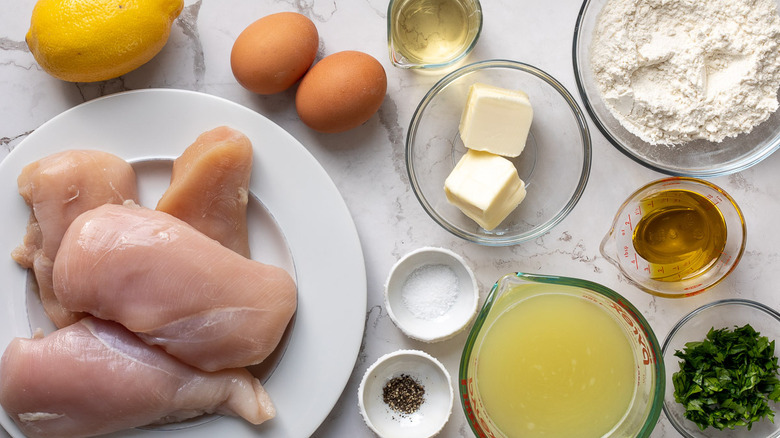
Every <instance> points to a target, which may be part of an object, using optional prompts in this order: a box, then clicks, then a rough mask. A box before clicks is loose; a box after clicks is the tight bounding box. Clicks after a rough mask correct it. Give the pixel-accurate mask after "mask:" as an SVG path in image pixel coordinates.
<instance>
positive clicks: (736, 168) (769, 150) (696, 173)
mask: <svg viewBox="0 0 780 438" xmlns="http://www.w3.org/2000/svg"><path fill="white" fill-rule="evenodd" d="M591 3H592V0H583V2H582V6H581V7H580V10H579V12H578V13H577V20H576V22H575V24H574V37H573V41H572V65H573V67H574V81H575V83H576V84H577V91H578V92H579V94H580V99H581V100H582V102H583V104H584V105H585V110H586V111H587V112H588V115H589V116H590V119H591V120H592V121H593V123H594V124H595V125H596V128H597V129H598V130H599V131H600V132H601V134H602V135H603V136H604V138H606V139H607V141H609V143H611V144H612V146H614V147H615V148H616V149H617V150H618V151H620V152H622V153H623V154H624V155H625V156H627V157H628V158H630V159H631V160H633V161H634V162H636V163H639V164H640V165H642V166H644V167H646V168H648V169H651V170H654V171H656V172H660V173H663V174H666V175H671V176H688V177H697V178H713V177H718V176H726V175H731V174H733V173H737V172H741V171H743V170H745V169H748V168H750V167H752V166H754V165H756V164H758V163H760V162H761V161H763V160H764V159H766V158H768V157H769V156H770V155H772V154H773V153H774V152H775V151H776V150H778V149H780V135H778V136H777V137H776V138H775V139H774V143H769V144H768V145H767V146H768V147H765V148H762V149H759V150H756V151H753V152H752V153H751V154H749V155H747V156H744V157H742V158H740V159H739V160H738V161H736V162H733V163H732V164H731V165H729V166H727V167H723V168H720V169H710V170H688V171H680V170H675V169H671V168H668V167H665V166H662V165H658V164H654V163H650V162H648V161H645V160H643V159H642V158H641V157H639V156H637V155H636V154H634V153H633V152H632V151H630V150H629V149H628V148H627V147H625V146H623V144H621V143H620V142H619V141H618V140H617V139H616V138H615V137H614V136H613V135H612V134H611V133H610V131H609V130H608V129H607V127H606V126H605V125H604V123H603V122H602V121H601V118H600V117H599V115H598V114H597V113H596V110H595V109H594V108H593V106H592V105H591V102H590V98H589V97H588V92H587V90H586V88H585V84H584V83H583V80H582V70H581V69H580V67H579V65H580V58H579V56H578V54H577V52H578V48H579V46H580V44H584V43H585V42H583V41H582V38H581V35H580V32H581V30H582V22H583V19H584V17H585V14H586V13H587V12H588V10H589V7H590V6H591ZM779 111H780V110H779Z"/></svg>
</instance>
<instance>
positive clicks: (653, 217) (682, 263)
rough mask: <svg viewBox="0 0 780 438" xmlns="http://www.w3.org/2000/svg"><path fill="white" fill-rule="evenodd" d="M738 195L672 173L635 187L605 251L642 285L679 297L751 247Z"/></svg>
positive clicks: (697, 289)
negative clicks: (738, 203)
mask: <svg viewBox="0 0 780 438" xmlns="http://www.w3.org/2000/svg"><path fill="white" fill-rule="evenodd" d="M746 233H747V229H746V226H745V220H744V217H743V216H742V211H741V210H740V208H739V206H738V205H737V203H736V202H735V201H734V199H733V198H732V197H731V196H729V194H728V193H726V192H725V191H723V189H721V188H720V187H718V186H716V185H714V184H712V183H710V182H708V181H704V180H700V179H696V178H687V177H672V178H665V179H661V180H657V181H654V182H651V183H650V184H647V185H645V186H644V187H642V188H640V189H639V190H637V191H636V192H634V193H633V194H632V195H631V196H629V198H628V199H627V200H626V201H625V202H624V203H623V205H622V206H621V207H620V209H619V210H618V212H617V214H616V215H615V220H614V222H613V223H612V228H611V229H610V231H609V233H607V235H606V236H605V237H604V239H603V240H602V242H601V247H600V251H601V254H602V255H603V256H604V257H605V258H606V259H607V260H609V261H610V262H611V263H612V264H614V265H615V266H617V267H618V269H620V272H621V273H622V274H623V275H624V276H625V277H626V278H628V280H630V281H631V282H632V283H633V284H635V285H636V286H637V287H639V288H640V289H642V290H644V291H646V292H649V293H651V294H653V295H658V296H662V297H669V298H678V297H687V296H691V295H695V294H698V293H701V292H703V291H705V290H707V289H708V288H711V287H712V286H714V285H715V284H717V283H718V282H720V281H721V280H723V278H725V277H726V276H727V275H728V274H729V273H730V272H731V271H733V270H734V268H735V267H736V266H737V263H739V260H740V259H741V258H742V254H743V253H744V251H745V243H746Z"/></svg>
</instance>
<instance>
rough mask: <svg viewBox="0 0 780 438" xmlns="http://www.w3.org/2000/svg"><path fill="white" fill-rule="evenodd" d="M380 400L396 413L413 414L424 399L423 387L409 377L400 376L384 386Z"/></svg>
mask: <svg viewBox="0 0 780 438" xmlns="http://www.w3.org/2000/svg"><path fill="white" fill-rule="evenodd" d="M382 399H383V400H384V402H385V403H387V405H388V406H390V409H392V410H394V411H396V412H400V413H402V414H413V413H415V412H417V410H418V409H420V405H422V403H423V401H424V399H425V387H424V386H422V384H420V383H419V382H418V381H417V380H415V379H414V378H413V377H411V376H410V375H408V374H401V375H400V376H398V377H393V378H392V379H390V380H389V381H388V382H387V383H386V384H385V387H384V388H382Z"/></svg>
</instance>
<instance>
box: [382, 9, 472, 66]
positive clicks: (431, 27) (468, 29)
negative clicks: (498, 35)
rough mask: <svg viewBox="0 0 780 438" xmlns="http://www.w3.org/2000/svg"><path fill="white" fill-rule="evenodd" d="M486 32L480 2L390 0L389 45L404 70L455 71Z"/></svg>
mask: <svg viewBox="0 0 780 438" xmlns="http://www.w3.org/2000/svg"><path fill="white" fill-rule="evenodd" d="M481 30H482V7H481V5H480V3H479V0H390V4H389V5H388V7H387V45H388V49H389V51H390V60H391V61H392V62H393V65H395V66H396V67H400V68H414V69H444V68H448V67H455V66H456V65H457V64H458V63H459V61H461V60H463V59H464V58H465V57H466V55H467V54H468V53H469V52H471V50H472V49H473V48H474V45H476V43H477V39H478V38H479V34H480V32H481Z"/></svg>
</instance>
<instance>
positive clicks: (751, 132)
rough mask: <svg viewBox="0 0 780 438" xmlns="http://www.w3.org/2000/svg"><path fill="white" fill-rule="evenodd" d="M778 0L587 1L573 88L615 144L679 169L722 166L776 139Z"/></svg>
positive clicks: (754, 155) (740, 165) (732, 167)
mask: <svg viewBox="0 0 780 438" xmlns="http://www.w3.org/2000/svg"><path fill="white" fill-rule="evenodd" d="M779 4H780V0H755V1H753V0H710V1H706V2H688V1H682V0H664V1H661V0H638V1H637V0H585V1H584V3H583V5H582V8H581V10H580V14H579V16H578V18H577V25H576V27H575V31H574V44H573V60H574V70H575V77H576V81H577V87H578V88H579V91H580V95H581V97H582V100H583V102H584V104H585V107H586V109H587V111H588V113H589V114H590V116H591V118H592V119H593V121H594V123H595V124H596V126H597V127H598V129H599V130H600V131H601V133H602V134H604V136H605V137H606V138H607V140H609V141H610V142H611V143H612V144H613V145H615V147H617V148H618V149H619V150H620V151H621V152H623V153H625V154H626V155H627V156H629V157H630V158H632V159H633V160H635V161H637V162H639V163H641V164H643V165H645V166H646V167H649V168H651V169H654V170H656V171H659V172H662V173H666V174H669V175H677V176H691V177H715V176H722V175H727V174H731V173H735V172H739V171H741V170H744V169H747V168H748V167H750V166H752V165H754V164H756V163H758V162H760V161H761V160H763V159H764V158H766V157H768V156H769V155H770V154H772V153H773V152H774V151H775V150H777V149H778V148H779V147H780V111H778V88H780V15H778V12H777V11H778V8H779Z"/></svg>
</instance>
